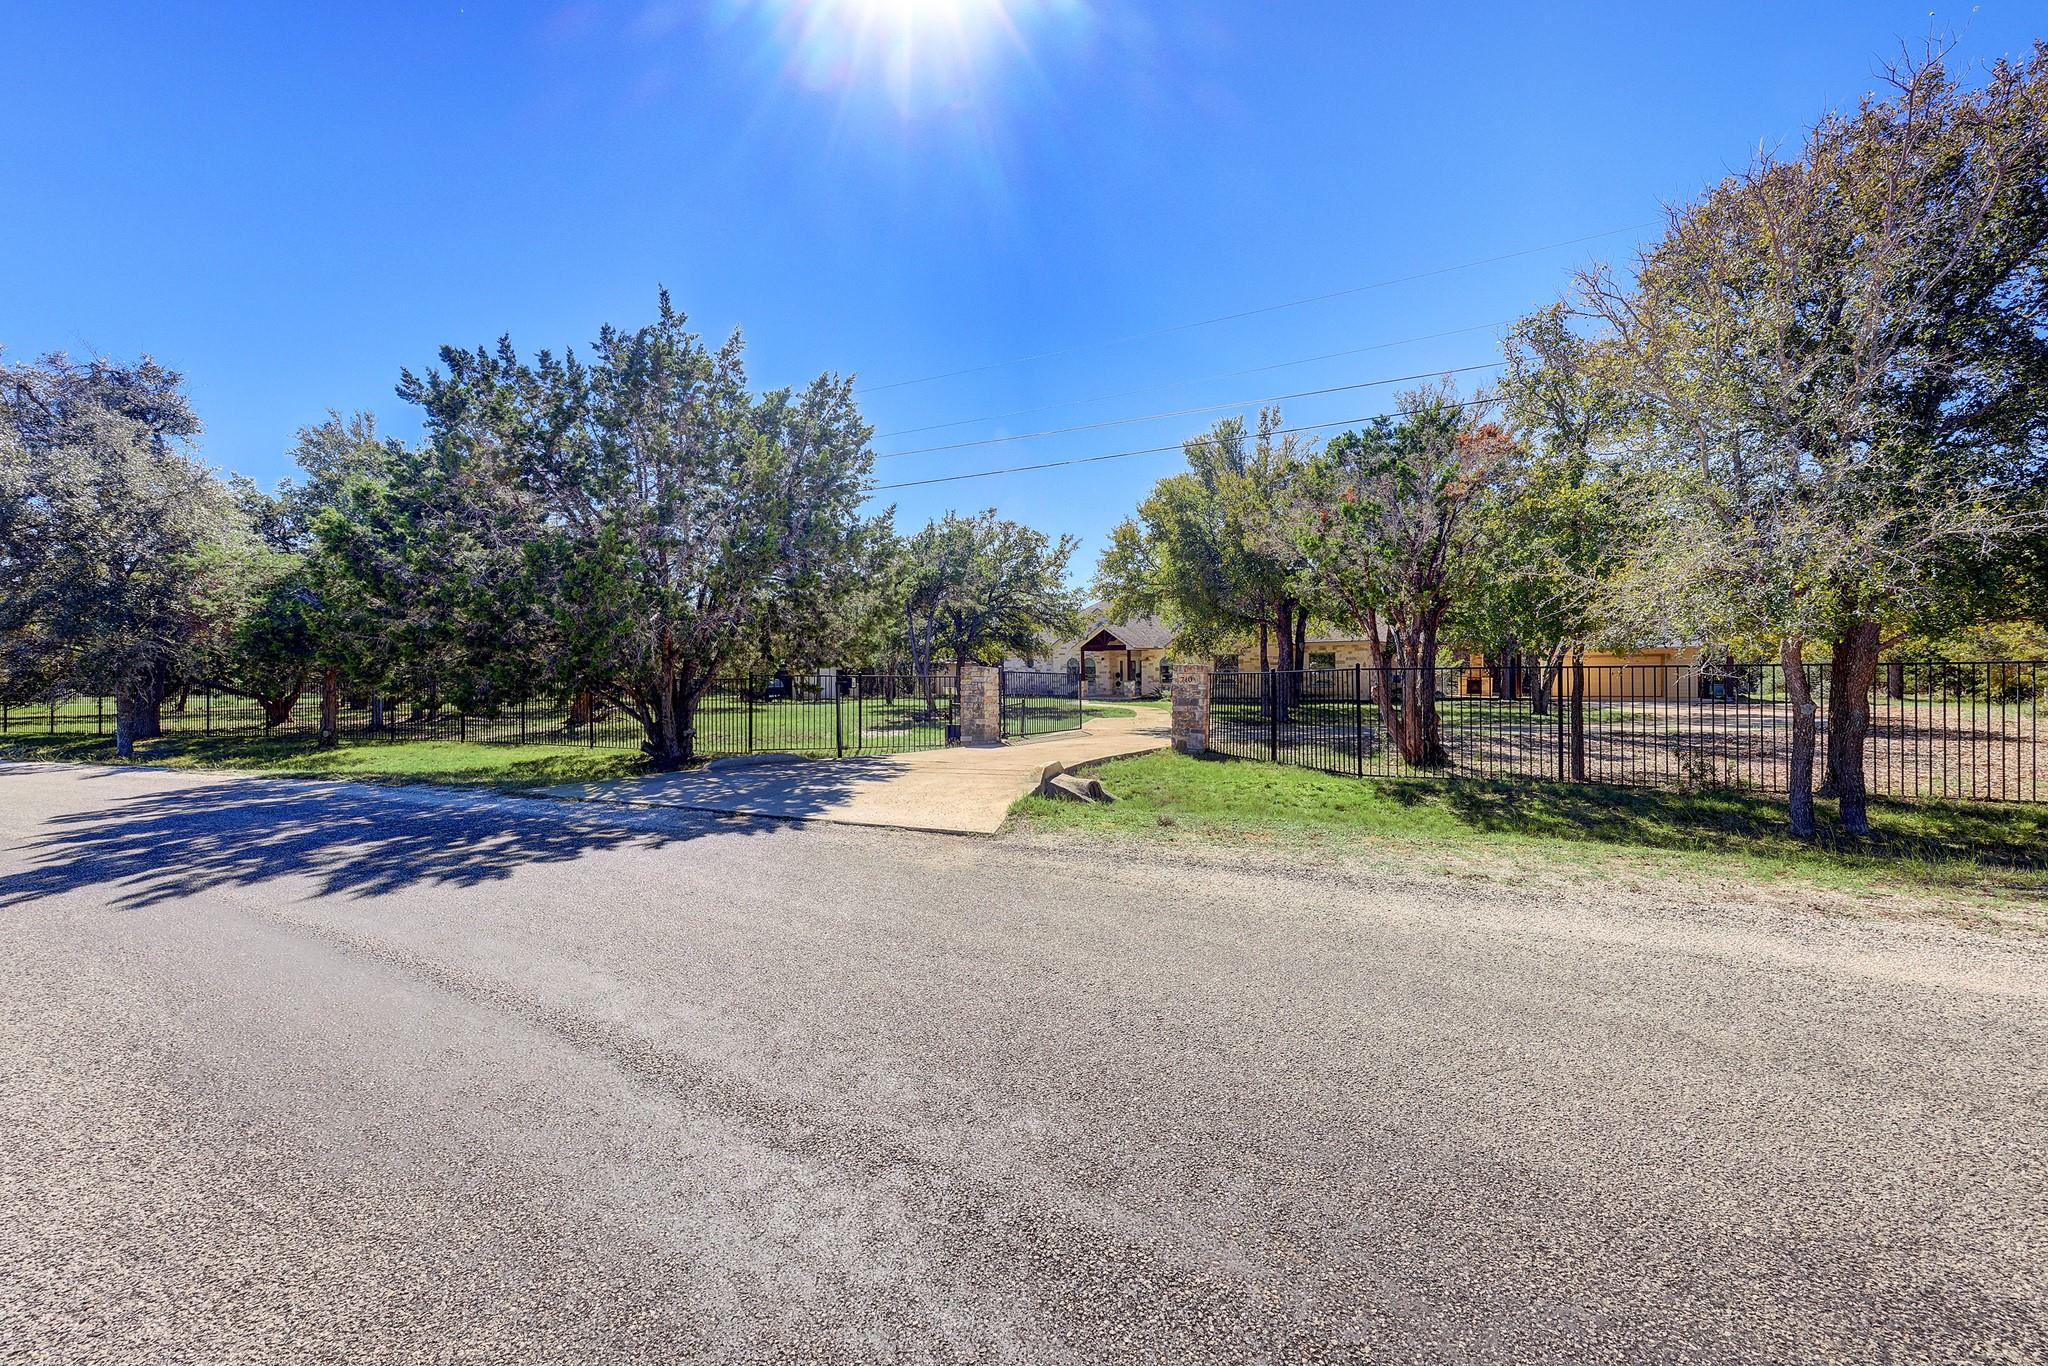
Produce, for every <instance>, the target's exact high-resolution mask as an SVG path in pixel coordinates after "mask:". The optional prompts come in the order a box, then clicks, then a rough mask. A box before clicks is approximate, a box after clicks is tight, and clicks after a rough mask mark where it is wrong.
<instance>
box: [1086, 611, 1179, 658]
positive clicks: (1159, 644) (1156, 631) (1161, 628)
mask: <svg viewBox="0 0 2048 1366" xmlns="http://www.w3.org/2000/svg"><path fill="white" fill-rule="evenodd" d="M1100 635H1110V636H1114V637H1116V639H1117V641H1118V642H1119V643H1120V644H1122V645H1123V646H1124V647H1125V648H1126V649H1131V650H1164V649H1166V648H1168V647H1169V646H1171V645H1172V644H1173V632H1172V631H1171V630H1169V629H1168V628H1167V626H1166V623H1165V622H1163V621H1160V620H1159V619H1158V618H1156V617H1140V618H1138V619H1137V620H1135V621H1097V622H1096V623H1095V624H1094V625H1093V626H1091V627H1089V628H1088V629H1087V630H1086V631H1083V632H1082V633H1081V639H1082V641H1083V642H1091V641H1093V640H1094V639H1095V638H1096V637H1097V636H1100ZM1110 648H1112V649H1114V648H1115V647H1114V646H1112V647H1110Z"/></svg>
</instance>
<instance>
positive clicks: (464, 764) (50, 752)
mask: <svg viewBox="0 0 2048 1366" xmlns="http://www.w3.org/2000/svg"><path fill="white" fill-rule="evenodd" d="M0 756H4V757H7V758H16V759H62V760H69V761H74V762H91V763H117V762H119V760H117V759H116V758H115V756H114V742H113V740H112V739H111V738H110V737H99V736H90V735H75V734H70V735H67V734H63V733H59V734H57V735H54V736H43V735H10V736H8V737H7V738H6V740H5V741H0ZM135 762H136V763H138V764H155V765H162V766H166V767H170V768H215V769H235V770H242V771H248V772H257V773H271V774H280V775H283V776H287V777H296V778H345V779H348V780H349V781H352V782H372V783H442V784H447V785H450V786H456V787H494V788H506V789H517V788H522V787H545V786H548V785H550V784H553V783H570V782H590V781H594V780H596V779H600V778H618V777H623V776H625V775H626V774H629V773H635V772H638V771H639V769H640V766H641V765H640V756H639V755H638V754H637V753H635V752H633V751H631V750H617V749H612V750H605V749H586V748H584V747H583V746H580V745H574V746H571V745H482V744H462V743H459V742H457V741H454V740H417V741H399V742H393V741H389V740H366V741H349V740H344V741H343V742H342V743H341V744H340V745H338V746H336V747H335V748H333V749H325V750H323V749H318V748H315V746H314V744H313V739H312V737H311V736H310V735H309V734H307V733H306V732H304V731H299V732H297V733H293V734H284V735H265V734H263V733H262V732H260V731H256V732H239V733H230V734H224V735H190V734H184V735H180V734H172V735H166V736H164V737H162V738H161V739H157V740H143V741H139V742H138V743H137V744H136V746H135Z"/></svg>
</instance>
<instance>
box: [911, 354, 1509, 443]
mask: <svg viewBox="0 0 2048 1366" xmlns="http://www.w3.org/2000/svg"><path fill="white" fill-rule="evenodd" d="M1506 364H1507V362H1506V361H1504V360H1493V361H1486V362H1485V363H1483V364H1480V365H1458V366H1453V367H1451V368H1450V369H1446V370H1423V371H1419V372H1417V373H1416V374H1412V375H1394V376H1391V377H1389V378H1387V379H1367V380H1360V381H1359V382H1358V383H1356V384H1333V385H1331V386H1330V387H1329V388H1327V389H1304V390H1302V391H1301V392H1300V393H1298V394H1272V395H1269V396H1267V397H1265V398H1241V399H1237V400H1235V401H1234V402H1230V403H1205V404H1203V405H1202V406H1201V407H1199V408H1179V409H1175V410H1174V411H1172V412H1166V413H1146V414H1144V415H1143V416H1141V417H1112V418H1105V419H1103V420H1102V421H1100V422H1083V423H1080V424H1078V425H1076V426H1072V427H1051V428H1048V429H1047V430H1045V431H1042V432H1017V433H1015V434H1014V435H1011V436H984V437H980V438H978V439H976V440H974V441H955V442H952V443H950V444H948V445H944V446H918V447H915V448H913V449H911V450H907V451H883V452H881V453H880V454H878V455H876V456H875V459H877V460H894V459H896V458H897V457H899V456H905V455H930V454H932V453H933V452H935V451H960V450H966V449H967V448H968V447H970V446H998V445H1001V444H1003V443H1004V442H1007V441H1035V440H1037V439H1038V438H1039V437H1042V436H1065V435H1066V434H1067V433H1069V432H1092V431H1099V430H1101V429H1102V428H1104V427H1128V426H1130V425H1131V424H1132V423H1134V422H1160V421H1164V420H1165V419H1167V418H1169V417H1188V416H1190V415H1192V414H1194V413H1214V412H1220V411H1222V410H1224V409H1226V408H1249V407H1251V406H1253V405H1254V404H1257V405H1259V406H1261V407H1263V406H1265V405H1266V404H1268V403H1289V402H1292V401H1293V400H1295V399H1298V398H1321V397H1322V396H1323V395H1325V394H1348V393H1350V392H1351V391H1352V390H1354V389H1377V388H1380V387H1381V386H1383V385H1388V384H1405V383H1408V382H1409V381H1411V380H1419V379H1421V380H1426V379H1435V378H1436V377H1437V376H1439V375H1465V374H1470V373H1471V372H1472V371H1474V370H1498V369H1500V368H1501V367H1502V366H1503V365H1506Z"/></svg>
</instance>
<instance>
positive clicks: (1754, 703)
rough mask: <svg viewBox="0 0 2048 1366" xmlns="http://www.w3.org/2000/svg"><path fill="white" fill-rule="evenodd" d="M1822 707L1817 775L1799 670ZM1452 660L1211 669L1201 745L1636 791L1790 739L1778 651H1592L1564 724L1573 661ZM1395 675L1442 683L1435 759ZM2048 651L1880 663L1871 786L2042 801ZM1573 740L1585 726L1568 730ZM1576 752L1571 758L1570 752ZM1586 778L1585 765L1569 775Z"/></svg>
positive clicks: (1764, 752) (1744, 759)
mask: <svg viewBox="0 0 2048 1366" xmlns="http://www.w3.org/2000/svg"><path fill="white" fill-rule="evenodd" d="M1805 673H1806V678H1807V681H1808V684H1809V686H1810V687H1811V688H1812V690H1813V698H1814V702H1815V704H1816V705H1817V706H1818V708H1819V719H1818V737H1817V755H1816V765H1815V773H1816V781H1819V780H1820V777H1821V775H1823V774H1824V773H1825V763H1826V753H1827V743H1828V735H1829V733H1830V730H1831V727H1832V724H1833V721H1834V716H1833V714H1832V708H1833V706H1834V701H1835V700H1834V699H1832V698H1831V697H1830V696H1829V692H1830V686H1829V685H1830V683H1831V681H1832V680H1831V678H1830V674H1829V669H1828V666H1826V665H1818V664H1815V665H1808V666H1806V669H1805ZM1519 682H1520V684H1521V686H1520V687H1519V688H1518V689H1517V690H1516V691H1517V693H1518V695H1511V696H1503V695H1499V694H1498V693H1496V692H1495V691H1494V680H1493V678H1491V677H1490V676H1487V675H1484V674H1482V673H1480V672H1478V671H1475V670H1470V669H1467V668H1465V667H1463V666H1458V667H1454V668H1448V669H1435V670H1429V669H1424V670H1414V671H1407V670H1399V669H1396V670H1391V671H1388V672H1386V673H1384V674H1383V673H1381V672H1379V671H1376V670H1373V669H1369V668H1364V667H1352V668H1345V669H1301V670H1289V671H1281V670H1268V671H1264V672H1258V673H1250V672H1245V673H1236V672H1221V673H1218V674H1216V675H1215V677H1214V680H1213V684H1212V688H1211V702H1210V745H1211V747H1212V748H1214V749H1216V750H1218V751H1219V752H1221V753H1224V754H1230V755H1236V756H1239V757H1243V758H1258V759H1269V760H1272V761H1274V762H1276V763H1284V764H1291V765H1294V766H1297V767H1302V768H1313V769H1320V770H1322V771H1324V772H1328V773H1348V774H1352V775H1354V776H1357V777H1383V778H1434V777H1445V776H1450V777H1482V778H1541V779H1550V780H1556V781H1573V780H1583V781H1586V782H1596V783H1612V784H1618V785H1623V786H1637V787H1672V788H1678V787H1683V788H1716V787H1719V788H1734V789H1742V790H1748V791H1754V792H1760V793H1782V792H1784V791H1785V790H1786V785H1787V774H1788V771H1789V766H1790V759H1791V752H1792V715H1791V706H1790V703H1789V702H1788V700H1787V698H1786V693H1785V673H1784V669H1783V668H1782V667H1781V666H1780V665H1776V664H1734V665H1722V666H1713V667H1702V666H1698V665H1635V664H1621V665H1599V666H1588V667H1587V668H1586V669H1585V670H1584V684H1583V690H1582V693H1581V701H1580V704H1579V709H1580V711H1581V713H1582V716H1583V722H1582V725H1581V726H1580V727H1578V728H1576V729H1575V727H1574V725H1573V722H1572V705H1571V702H1570V700H1569V697H1568V696H1567V695H1566V694H1567V693H1568V691H1569V688H1570V671H1566V676H1565V677H1564V678H1563V679H1562V680H1560V683H1559V686H1558V687H1557V688H1555V689H1553V690H1552V694H1551V696H1549V697H1548V698H1546V699H1542V700H1539V699H1538V698H1536V697H1534V696H1532V695H1531V693H1532V692H1533V689H1534V685H1535V682H1536V679H1535V675H1534V673H1533V672H1531V673H1529V674H1527V675H1525V677H1524V678H1523V679H1522V680H1519ZM1404 686H1417V687H1427V688H1429V689H1430V690H1431V691H1432V692H1433V693H1434V694H1435V697H1436V711H1437V715H1438V718H1439V724H1440V731H1439V734H1440V736H1441V740H1442V744H1443V748H1444V751H1445V753H1446V754H1447V756H1448V763H1447V765H1445V766H1443V767H1440V768H1426V767H1417V766H1415V765H1411V764H1409V763H1408V762H1407V761H1406V760H1405V759H1404V758H1403V757H1402V754H1401V752H1400V750H1399V748H1398V747H1397V746H1395V745H1394V744H1393V743H1391V739H1390V736H1389V735H1388V733H1387V726H1386V724H1385V722H1384V721H1383V719H1382V717H1381V714H1380V699H1381V697H1382V696H1383V695H1384V696H1385V697H1386V698H1387V699H1388V702H1389V704H1390V705H1396V706H1398V703H1399V700H1400V698H1401V692H1402V689H1403V687H1404ZM2044 689H2048V664H2041V663H2036V662H2031V661H2022V662H1976V663H1969V664H1949V663H1930V664H1910V663H1909V664H1893V665H1880V666H1879V668H1878V671H1877V678H1876V680H1875V681H1874V683H1873V684H1872V686H1871V688H1870V689H1869V694H1868V696H1867V697H1866V698H1865V699H1864V702H1865V705H1867V706H1868V707H1869V709H1870V727H1869V732H1868V737H1867V739H1866V741H1865V744H1864V771H1865V778H1866V782H1867V785H1868V788H1869V790H1870V792H1871V793H1872V794H1873V795H1876V796H1886V797H1898V798H1954V799H1959V800H1975V801H2000V802H2038V801H2042V800H2044V795H2048V794H2044V791H2043V785H2042V779H2043V776H2044V769H2048V756H2044V753H2043V748H2042V741H2043V735H2044V732H2043V728H2042V725H2041V721H2042V715H2041V713H2042V710H2043V704H2044V700H2048V698H2044ZM1579 736H1582V738H1578V737H1579ZM1575 754H1578V755H1582V757H1581V758H1580V759H1579V760H1578V762H1574V757H1575ZM1581 773H1582V774H1583V778H1582V779H1580V778H1579V775H1580V774H1581Z"/></svg>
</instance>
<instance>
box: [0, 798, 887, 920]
mask: <svg viewBox="0 0 2048 1366" xmlns="http://www.w3.org/2000/svg"><path fill="white" fill-rule="evenodd" d="M805 767H806V769H807V770H815V771H807V772H806V773H805V774H804V775H803V778H802V780H801V781H800V782H799V783H798V787H799V788H800V790H801V792H802V794H803V795H802V801H801V802H800V803H798V805H799V806H800V807H801V806H811V807H822V806H824V805H826V804H829V803H830V802H831V801H833V800H835V799H836V798H837V797H838V796H839V795H840V794H841V793H843V791H844V790H845V788H846V786H847V784H848V783H849V782H850V781H851V780H852V779H853V777H854V775H853V774H852V773H850V772H836V771H835V770H838V769H840V767H841V766H840V765H837V764H813V765H807V766H805ZM14 771H15V772H17V773H20V772H25V771H26V770H24V769H16V770H14ZM43 771H44V772H47V771H48V770H43ZM88 771H90V772H93V773H94V774H95V776H97V774H98V772H99V771H98V770H79V772H80V773H81V775H83V774H84V773H85V772H88ZM5 772H6V770H5V769H0V775H4V774H5ZM4 781H5V778H4V776H0V782H4ZM4 790H5V789H4V788H0V792H4ZM773 828H774V824H773V823H772V822H764V821H759V820H749V819H745V818H736V817H723V816H718V815H714V814H708V813H698V812H691V811H682V810H662V811H647V810H639V809H632V808H622V807H618V806H612V805H609V804H605V803H595V802H568V801H545V800H537V799H532V798H519V797H506V796H499V795H495V794H481V793H475V792H453V791H448V790H435V789H428V788H419V787H403V788H377V787H370V786H362V785H357V784H347V783H326V782H312V781H291V780H276V779H247V780H237V781H232V782H207V783H191V784H185V783H180V784H179V785H178V786H177V787H176V788H174V789H171V790H167V791H161V792H152V793H148V794H145V795H140V796H128V797H115V798H112V799H110V800H107V801H105V803H104V804H102V805H98V806H96V807H94V808H93V809H91V810H88V811H78V812H66V813H62V814H57V815H53V816H50V817H48V818H47V819H46V820H45V821H44V823H43V825H42V827H41V829H40V830H38V831H37V832H36V833H34V834H32V835H31V836H30V837H29V838H27V839H26V840H25V841H23V843H22V844H21V845H19V846H17V849H18V851H19V852H20V853H21V854H23V855H25V856H26V860H27V862H28V864H29V866H28V867H26V868H22V869H19V870H18V871H14V872H10V873H7V874H4V875H0V907H12V906H21V905H25V904H27V903H29V902H33V901H35V900H37V899H39V898H42V897H47V896H54V895H58V894H60V893H64V892H71V891H78V890H81V889H84V888H88V887H97V888H101V889H105V891H106V892H107V894H108V900H110V901H111V902H112V903H113V904H116V905H121V906H128V907H142V906H151V905H156V904H159V903H162V902H165V901H170V900H174V899H176V898H178V897H181V896H187V895H190V894H192V893H195V892H204V891H206V890H209V889H211V888H216V887H250V886H258V885H261V884H263V883H266V882H270V881H272V880H276V879H285V878H310V879H312V880H313V883H314V885H315V888H316V890H317V891H318V892H319V894H321V895H343V896H379V895H383V894H385V893H389V892H394V891H397V890H399V889H401V888H406V887H412V886H418V885H422V884H429V885H431V884H443V885H450V886H457V887H470V886H478V885H482V884H487V883H491V882H496V881H501V880H503V879H505V878H507V877H509V876H510V875H511V874H512V873H513V871H514V870H516V869H518V868H520V867H523V866H526V865H529V864H545V863H562V862H568V861H571V860H574V859H578V858H582V857H584V856H585V855H588V854H592V853H597V852H601V851H604V850H610V849H621V848H660V847H662V846H664V845H668V844H672V843H677V842H680V841H685V840H690V839H696V838H700V837H703V836H706V835H713V834H723V835H754V834H761V833H765V832H767V831H769V830H772V829H773Z"/></svg>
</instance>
